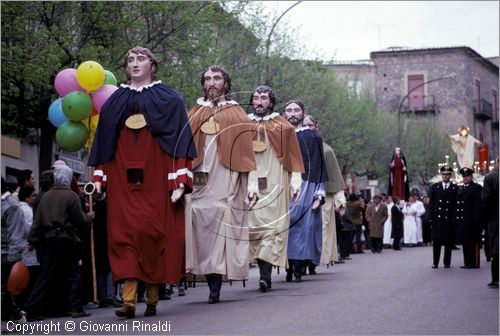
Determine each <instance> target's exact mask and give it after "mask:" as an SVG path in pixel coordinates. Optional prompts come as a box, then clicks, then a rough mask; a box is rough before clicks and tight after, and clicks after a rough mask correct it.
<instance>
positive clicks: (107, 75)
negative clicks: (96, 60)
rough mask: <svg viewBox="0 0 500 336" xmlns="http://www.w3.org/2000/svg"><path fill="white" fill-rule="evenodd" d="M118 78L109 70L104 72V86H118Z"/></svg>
mask: <svg viewBox="0 0 500 336" xmlns="http://www.w3.org/2000/svg"><path fill="white" fill-rule="evenodd" d="M116 83H118V82H117V81H116V77H115V75H113V73H112V72H111V71H109V70H104V84H111V85H114V86H116Z"/></svg>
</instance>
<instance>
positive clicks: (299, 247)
mask: <svg viewBox="0 0 500 336" xmlns="http://www.w3.org/2000/svg"><path fill="white" fill-rule="evenodd" d="M284 115H285V118H286V119H287V120H288V121H289V122H290V123H291V124H292V125H293V126H294V128H295V134H296V135H297V140H298V142H299V146H300V152H301V154H302V160H303V163H304V171H305V172H304V173H303V174H302V182H301V187H300V193H301V195H300V198H299V199H298V200H295V199H292V200H291V201H290V232H289V234H288V263H289V265H288V266H289V268H288V269H287V276H286V280H287V281H292V277H293V276H295V281H296V282H301V281H302V268H303V267H304V266H305V263H306V262H309V263H310V264H313V265H319V263H320V259H321V250H322V240H323V239H322V236H323V222H322V212H321V209H319V208H320V207H321V205H323V204H324V203H325V197H326V193H325V182H327V181H328V173H327V170H326V164H325V155H324V152H323V140H322V139H321V136H320V135H319V133H318V132H316V131H313V130H312V129H310V128H309V127H305V126H304V124H303V121H304V115H305V108H304V104H303V103H302V102H301V101H299V100H291V101H289V102H287V103H286V104H285V107H284Z"/></svg>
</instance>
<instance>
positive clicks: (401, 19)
mask: <svg viewBox="0 0 500 336" xmlns="http://www.w3.org/2000/svg"><path fill="white" fill-rule="evenodd" d="M294 3H295V1H264V2H262V4H263V6H265V7H266V9H267V10H269V11H271V13H273V17H276V16H278V15H279V14H281V13H282V12H283V11H285V10H286V9H287V8H289V7H290V6H291V5H293V4H294ZM274 15H276V16H274ZM279 25H285V26H287V25H291V26H293V27H297V28H299V31H300V34H299V36H300V37H301V41H302V42H303V43H304V44H305V45H306V49H307V51H306V58H315V56H317V57H318V58H320V59H324V60H333V59H334V60H337V61H352V60H366V59H369V58H370V52H371V51H376V50H381V49H385V48H387V47H394V46H398V47H401V46H402V47H411V48H431V47H450V46H467V47H470V48H472V49H474V50H475V51H476V52H478V53H479V54H481V55H482V56H483V57H493V56H498V55H499V44H500V42H499V1H303V2H302V3H300V4H299V5H297V6H295V7H294V8H292V9H291V10H290V11H289V12H288V13H286V14H285V16H284V17H283V18H282V19H281V20H280V21H279V23H278V26H279ZM280 28H283V27H280Z"/></svg>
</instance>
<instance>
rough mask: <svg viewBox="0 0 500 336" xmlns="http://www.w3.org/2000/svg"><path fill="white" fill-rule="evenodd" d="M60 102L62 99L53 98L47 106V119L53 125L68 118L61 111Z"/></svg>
mask: <svg viewBox="0 0 500 336" xmlns="http://www.w3.org/2000/svg"><path fill="white" fill-rule="evenodd" d="M62 102H63V99H62V98H59V99H57V100H54V101H53V102H52V104H50V107H49V121H50V122H51V123H52V125H54V126H55V127H59V126H61V125H62V124H64V123H65V122H66V121H68V120H69V119H68V117H66V115H65V114H64V112H63V109H62Z"/></svg>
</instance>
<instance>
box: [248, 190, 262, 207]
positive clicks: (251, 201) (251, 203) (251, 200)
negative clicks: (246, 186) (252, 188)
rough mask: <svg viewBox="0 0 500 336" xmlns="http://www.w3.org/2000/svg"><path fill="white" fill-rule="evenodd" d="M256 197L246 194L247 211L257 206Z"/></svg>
mask: <svg viewBox="0 0 500 336" xmlns="http://www.w3.org/2000/svg"><path fill="white" fill-rule="evenodd" d="M258 199H259V198H258V196H257V194H256V193H253V192H251V193H249V194H248V210H252V208H253V207H254V206H255V204H257V200H258Z"/></svg>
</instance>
